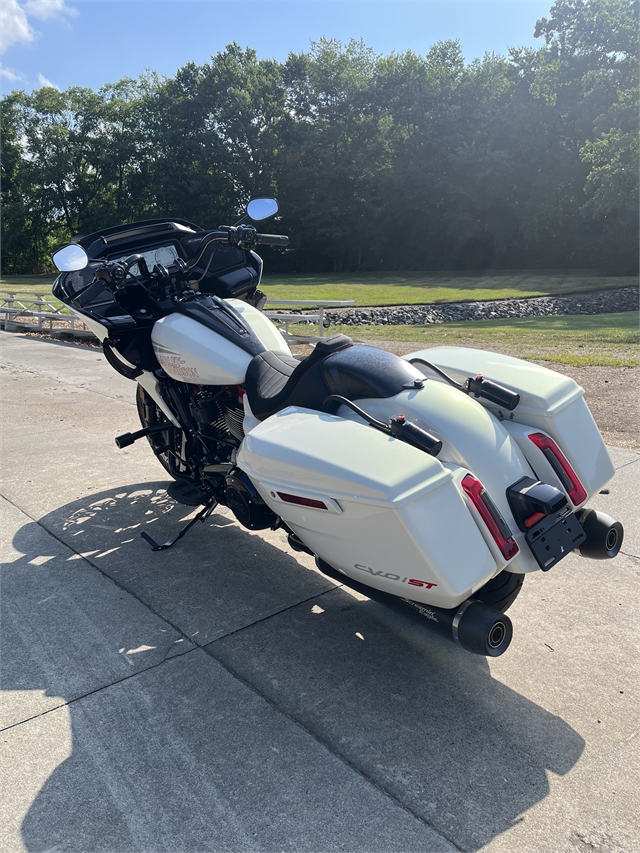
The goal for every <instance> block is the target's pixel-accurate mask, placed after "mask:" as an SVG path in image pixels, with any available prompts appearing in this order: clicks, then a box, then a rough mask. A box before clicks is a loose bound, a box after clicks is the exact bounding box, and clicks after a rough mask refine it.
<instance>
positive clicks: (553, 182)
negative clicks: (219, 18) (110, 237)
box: [2, 0, 639, 274]
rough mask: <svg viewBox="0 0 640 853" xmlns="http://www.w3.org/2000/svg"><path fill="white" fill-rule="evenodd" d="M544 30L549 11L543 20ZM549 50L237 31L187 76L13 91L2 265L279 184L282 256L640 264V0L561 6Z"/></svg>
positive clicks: (554, 12) (581, 0)
mask: <svg viewBox="0 0 640 853" xmlns="http://www.w3.org/2000/svg"><path fill="white" fill-rule="evenodd" d="M532 26H533V23H532ZM535 33H536V35H537V36H539V37H540V38H541V39H542V40H543V44H542V45H541V47H540V48H539V49H538V50H532V49H517V50H516V49H514V50H510V51H509V55H508V57H501V56H496V55H492V54H487V55H485V57H484V58H483V59H481V60H477V61H475V62H473V63H471V64H465V62H464V59H463V56H462V53H461V49H460V45H459V43H458V42H456V41H444V42H438V43H436V44H434V45H433V47H432V48H431V49H430V50H429V52H428V53H427V54H426V55H425V56H419V55H417V54H415V53H413V52H412V51H407V52H404V53H393V54H391V55H390V56H379V55H377V54H376V53H375V52H374V51H373V50H372V49H371V48H369V47H367V46H366V45H365V44H364V43H363V42H362V41H355V40H354V41H351V42H349V43H348V44H346V45H343V44H341V43H340V42H337V41H335V40H328V39H321V40H320V41H318V42H316V43H312V44H311V48H310V50H309V51H308V52H303V53H298V54H295V53H292V54H290V55H289V57H288V59H287V61H286V62H284V63H278V62H276V61H274V60H261V59H259V58H258V57H257V55H256V53H255V51H253V50H251V49H242V48H240V47H239V46H238V45H237V44H235V43H234V44H231V45H229V46H228V47H227V48H226V49H225V50H224V51H221V52H219V53H218V54H216V55H215V56H213V57H212V58H211V61H210V62H208V63H205V64H203V65H196V64H195V63H188V64H187V65H185V66H184V67H183V68H181V69H179V70H178V72H177V73H176V75H175V77H173V78H160V77H158V76H157V75H154V74H152V73H149V74H147V75H144V76H143V77H141V78H140V79H139V80H129V79H125V80H121V81H119V82H117V83H115V84H111V85H108V86H105V87H103V88H102V89H100V91H98V92H92V91H90V90H88V89H81V88H72V89H69V90H68V91H66V92H57V91H56V90H54V89H52V88H43V89H40V90H38V91H35V92H33V93H32V94H30V95H27V94H26V93H24V92H13V93H11V94H9V95H7V96H6V97H5V98H4V100H3V105H2V107H3V109H2V131H3V137H2V146H3V154H2V169H3V174H2V195H3V205H4V216H3V225H2V227H3V270H4V271H5V272H14V273H17V272H38V271H42V270H45V269H47V264H48V260H47V256H48V253H49V252H50V250H51V248H52V247H53V246H55V245H59V244H60V243H61V242H63V241H64V240H65V239H68V238H69V237H70V236H71V235H72V234H74V233H78V232H87V231H90V230H96V229H98V228H100V227H107V226H110V225H113V224H116V223H119V222H125V221H134V220H136V219H143V218H150V217H154V216H169V215H171V216H178V217H182V218H185V219H190V220H192V221H195V222H197V223H198V224H201V225H203V226H205V227H211V228H213V227H216V226H217V225H219V224H222V223H223V222H226V223H230V222H233V221H235V219H236V218H237V217H238V216H239V215H240V214H241V208H242V205H243V204H244V203H245V202H246V201H247V200H248V199H249V198H250V197H251V196H257V195H271V194H274V195H277V196H279V199H280V202H281V215H280V217H279V219H278V220H277V228H273V229H272V230H278V231H281V232H284V233H288V234H290V235H291V247H290V250H289V251H287V252H286V253H284V254H283V253H278V252H270V250H266V251H265V255H268V263H269V268H271V269H272V270H276V271H277V270H280V271H289V272H297V273H309V272H318V271H322V272H325V271H327V272H328V271H333V272H335V273H342V272H344V271H358V270H370V271H376V270H377V271H379V270H389V269H396V270H420V269H441V270H442V269H458V270H459V269H498V268H531V267H542V268H549V267H563V268H581V269H584V268H587V267H589V268H594V269H602V270H605V271H607V272H613V273H623V274H625V273H626V274H631V273H633V272H635V270H636V269H637V257H638V207H637V193H638V124H637V115H638V100H639V99H638V91H639V89H638V64H637V60H636V55H637V49H638V42H639V38H638V0H556V2H555V3H554V4H553V6H552V8H551V10H550V12H549V17H547V18H542V19H541V20H540V21H538V22H537V24H536V25H535Z"/></svg>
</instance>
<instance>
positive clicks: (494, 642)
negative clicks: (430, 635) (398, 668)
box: [316, 557, 513, 657]
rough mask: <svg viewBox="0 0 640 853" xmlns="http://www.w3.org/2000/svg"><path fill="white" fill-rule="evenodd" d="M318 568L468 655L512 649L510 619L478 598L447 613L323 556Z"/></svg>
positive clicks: (486, 655)
mask: <svg viewBox="0 0 640 853" xmlns="http://www.w3.org/2000/svg"><path fill="white" fill-rule="evenodd" d="M316 565H317V566H318V568H319V569H320V571H321V572H322V573H323V574H325V575H327V576H328V577H330V578H331V579H332V580H334V581H337V582H338V583H341V584H344V586H346V587H349V589H352V590H354V591H355V592H358V593H360V594H361V595H364V596H366V597H367V598H370V599H372V600H373V601H378V602H380V603H381V604H384V605H386V606H387V607H390V608H391V609H392V610H395V611H396V612H398V613H402V614H403V615H405V616H409V617H410V618H413V619H415V620H416V621H417V622H419V624H420V625H424V626H425V627H426V628H429V630H431V631H433V632H434V633H436V634H440V636H441V637H444V638H445V639H447V640H450V641H451V642H452V643H456V644H457V645H458V646H461V647H462V648H463V649H466V651H468V652H472V653H473V654H476V655H485V657H498V656H499V655H501V654H504V652H506V650H507V649H508V648H509V644H510V643H511V637H512V636H513V626H512V624H511V620H510V619H509V617H508V616H505V614H504V613H500V611H499V610H494V609H493V608H492V607H487V605H486V604H483V603H482V602H481V601H478V600H477V599H474V598H468V599H467V600H466V601H463V602H462V604H460V605H458V607H454V608H452V609H451V610H444V609H443V608H442V607H434V606H433V605H431V604H422V603H421V602H419V601H412V600H411V599H409V598H398V597H397V596H395V595H391V594H390V593H388V592H383V591H382V590H379V589H374V588H373V587H371V586H367V585H366V584H363V583H360V581H357V580H354V579H353V578H350V577H348V576H347V575H344V574H343V573H342V572H339V571H338V570H337V569H334V568H333V566H330V565H329V564H328V563H325V561H324V560H322V559H321V558H320V557H316Z"/></svg>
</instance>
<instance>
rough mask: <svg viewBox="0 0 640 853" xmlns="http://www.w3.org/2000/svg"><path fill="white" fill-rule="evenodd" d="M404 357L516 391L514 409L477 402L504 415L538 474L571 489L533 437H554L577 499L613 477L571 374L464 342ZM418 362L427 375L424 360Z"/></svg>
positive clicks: (457, 377)
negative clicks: (576, 486)
mask: <svg viewBox="0 0 640 853" xmlns="http://www.w3.org/2000/svg"><path fill="white" fill-rule="evenodd" d="M404 358H405V359H406V360H407V361H411V360H412V359H425V360H426V361H430V362H432V363H433V364H435V365H437V366H438V367H439V368H441V369H442V370H444V371H446V373H448V374H449V375H450V376H451V377H452V378H453V379H455V380H456V381H458V382H461V383H464V382H465V380H466V379H468V378H469V377H475V376H476V375H477V374H482V375H483V376H484V377H485V378H486V379H491V380H493V381H494V382H497V383H499V384H500V385H504V386H505V387H506V388H509V389H510V390H512V391H515V392H517V393H518V394H519V395H520V402H519V403H518V405H517V406H516V407H515V409H514V410H513V411H511V412H510V411H507V410H505V409H501V408H500V406H498V405H496V404H495V403H491V402H488V401H487V400H484V399H479V400H478V402H480V403H482V405H483V406H485V407H486V408H487V409H488V410H490V411H492V412H494V413H495V414H496V415H497V416H498V417H499V418H500V419H501V420H502V423H503V426H504V427H505V428H506V429H507V431H508V432H509V433H510V434H511V435H512V437H513V438H514V439H515V440H516V441H517V443H518V446H519V447H520V449H521V450H522V452H523V453H524V455H525V457H526V458H527V461H528V462H529V464H530V465H531V466H532V468H533V469H534V471H536V472H537V474H538V476H539V477H540V478H542V479H543V480H544V481H545V482H548V483H551V484H553V485H555V486H557V487H558V488H564V489H565V491H570V489H569V484H568V483H567V482H566V480H565V481H564V482H563V481H562V479H561V477H562V472H561V471H560V467H559V465H558V464H550V461H549V460H551V463H554V460H553V458H552V454H551V452H550V451H549V450H548V449H547V450H546V452H545V451H544V450H541V449H540V447H539V445H540V444H541V441H540V440H539V439H536V440H532V439H531V438H530V436H531V435H532V434H533V435H535V434H536V433H537V432H538V431H539V432H540V433H545V434H546V435H547V436H550V437H551V438H552V439H553V440H554V442H555V443H556V444H557V445H558V447H559V449H560V451H561V453H562V454H563V455H564V456H565V457H566V459H567V460H568V462H569V464H570V466H571V468H572V469H573V471H574V472H575V474H576V475H577V477H578V479H579V481H580V483H581V485H582V486H583V487H584V492H585V493H586V494H585V496H584V498H583V499H582V500H579V501H578V502H577V503H578V504H582V503H584V500H586V498H587V496H589V495H592V494H593V493H594V492H597V491H598V490H599V489H600V488H602V486H603V485H604V484H605V483H607V482H608V481H609V480H610V479H611V478H612V477H613V474H614V467H613V463H612V462H611V459H610V457H609V454H608V452H607V448H606V447H605V444H604V441H603V440H602V436H601V435H600V432H599V430H598V427H597V426H596V424H595V421H594V420H593V416H592V415H591V412H590V411H589V409H588V407H587V404H586V403H585V401H584V388H581V387H580V385H578V383H577V382H575V381H574V380H573V379H571V378H570V377H568V376H564V375H562V374H561V373H556V372H555V371H553V370H549V369H548V368H546V367H541V366H540V365H538V364H533V363H532V362H529V361H524V360H523V359H519V358H512V357H510V356H507V355H501V354H499V353H495V352H485V351H484V350H475V349H468V348H465V347H434V348H433V349H424V350H420V351H419V352H413V353H410V354H409V355H406V356H404ZM415 366H416V367H417V368H419V369H420V370H422V371H423V372H424V373H425V374H427V375H428V374H429V370H428V368H427V367H425V366H424V365H421V364H420V363H416V365H415ZM536 441H537V444H536V443H535V442H536ZM558 472H560V478H559V477H558Z"/></svg>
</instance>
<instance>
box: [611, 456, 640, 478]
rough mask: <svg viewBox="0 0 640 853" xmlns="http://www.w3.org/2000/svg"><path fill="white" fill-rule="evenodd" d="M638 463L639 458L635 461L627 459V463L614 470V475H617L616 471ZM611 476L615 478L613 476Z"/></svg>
mask: <svg viewBox="0 0 640 853" xmlns="http://www.w3.org/2000/svg"><path fill="white" fill-rule="evenodd" d="M638 462H640V456H638V458H637V459H629V461H628V462H623V464H622V465H621V466H620V467H619V468H616V474H617V473H618V471H622V469H623V468H628V467H629V465H636V464H637V463H638ZM613 476H614V477H615V474H614V475H613ZM612 479H613V478H612Z"/></svg>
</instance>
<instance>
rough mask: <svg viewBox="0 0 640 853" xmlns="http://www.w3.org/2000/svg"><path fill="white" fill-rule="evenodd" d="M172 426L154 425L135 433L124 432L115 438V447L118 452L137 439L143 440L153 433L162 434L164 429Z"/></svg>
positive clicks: (166, 424) (168, 424) (167, 424)
mask: <svg viewBox="0 0 640 853" xmlns="http://www.w3.org/2000/svg"><path fill="white" fill-rule="evenodd" d="M172 426H173V424H170V423H168V422H167V423H165V424H154V425H153V426H148V427H145V428H144V429H139V430H138V431H137V432H124V433H123V434H122V435H117V436H116V438H115V442H116V445H117V447H118V449H119V450H122V449H123V448H125V447H129V446H130V445H132V444H133V443H134V441H137V440H138V439H139V438H144V437H145V436H146V435H153V433H154V432H164V431H165V430H166V429H171V428H172Z"/></svg>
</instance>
